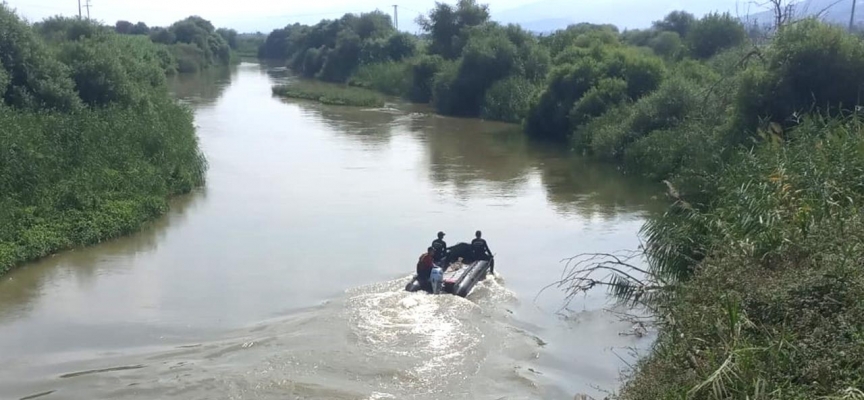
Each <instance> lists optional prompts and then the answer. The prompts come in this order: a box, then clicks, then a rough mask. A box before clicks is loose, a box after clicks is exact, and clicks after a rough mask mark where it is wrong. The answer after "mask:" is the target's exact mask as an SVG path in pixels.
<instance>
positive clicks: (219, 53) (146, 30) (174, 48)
mask: <svg viewBox="0 0 864 400" xmlns="http://www.w3.org/2000/svg"><path fill="white" fill-rule="evenodd" d="M105 29H110V27H105ZM113 29H114V31H115V32H117V33H118V34H121V35H133V36H142V37H147V38H149V39H150V40H151V41H152V42H153V43H156V44H159V45H163V46H164V48H165V49H167V51H168V53H169V54H170V57H169V58H168V63H169V64H170V65H171V67H172V68H171V69H169V71H168V72H181V73H186V72H198V71H201V70H204V69H207V68H210V67H212V66H220V65H221V66H225V65H228V64H230V63H231V62H236V61H238V60H239V59H238V55H237V53H236V51H237V50H238V49H239V48H240V45H241V44H243V45H244V46H245V50H246V51H247V52H248V51H249V49H248V47H249V43H248V42H247V41H248V39H241V37H240V36H239V35H238V34H237V32H236V31H234V30H233V29H224V28H220V29H216V28H215V27H214V26H213V24H212V23H210V21H207V20H206V19H203V18H201V17H198V16H191V17H188V18H186V19H184V20H181V21H177V22H175V23H173V24H172V25H171V26H169V27H167V28H165V27H152V28H151V27H148V26H147V24H145V23H143V22H138V23H137V24H132V23H131V22H129V21H117V23H116V24H115V25H114V28H113Z"/></svg>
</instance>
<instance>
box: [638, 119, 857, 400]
mask: <svg viewBox="0 0 864 400" xmlns="http://www.w3.org/2000/svg"><path fill="white" fill-rule="evenodd" d="M766 135H770V134H766ZM766 140H767V143H766V144H765V145H763V146H760V147H759V148H757V149H755V150H753V151H742V152H740V153H738V154H737V155H735V156H733V159H732V160H730V162H728V163H727V164H726V166H725V167H723V168H721V169H720V170H719V171H718V172H717V174H716V175H714V178H715V179H716V187H715V189H714V194H713V196H712V198H713V201H712V202H711V204H710V206H707V207H701V208H691V209H688V210H686V211H682V212H674V213H669V214H667V215H666V216H665V217H663V218H661V219H659V220H656V221H654V222H653V223H652V224H651V225H648V226H647V230H648V231H649V232H648V233H649V235H651V236H653V238H652V242H653V243H657V244H663V243H667V244H675V245H676V246H677V247H674V248H663V247H662V246H661V247H654V248H649V252H648V254H649V256H650V257H651V258H652V260H651V261H652V268H654V270H655V272H656V271H661V272H662V273H663V274H665V276H666V277H669V278H672V279H673V280H674V281H675V282H677V284H678V290H676V296H675V298H674V299H672V300H670V301H667V302H666V303H664V304H662V305H661V306H662V309H664V310H665V318H664V319H663V322H662V323H661V326H662V328H663V329H662V330H661V336H660V339H659V341H658V343H657V350H656V351H655V352H654V354H653V355H652V356H650V357H649V358H647V359H646V360H644V361H643V362H642V363H641V364H640V367H639V370H638V372H639V373H638V374H636V375H635V379H634V380H633V381H632V382H630V383H629V384H628V386H627V387H626V388H625V391H624V398H626V399H656V398H671V397H679V396H680V397H687V398H700V399H727V398H751V399H781V398H782V399H811V398H819V397H820V396H828V397H831V396H837V397H842V396H843V393H848V390H849V389H850V388H852V389H855V388H858V389H860V388H861V387H862V384H864V380H862V375H861V373H860V371H861V369H860V366H861V365H864V336H862V335H861V332H864V323H862V322H861V321H864V303H862V302H861V301H860V299H861V298H862V296H864V275H862V274H861V270H860V269H861V265H862V262H864V259H862V257H861V255H862V254H864V215H862V213H861V207H860V204H862V202H864V183H862V180H861V177H862V176H864V121H862V120H860V119H858V118H849V119H843V120H838V119H833V120H822V119H818V118H816V119H813V120H809V121H806V122H805V123H804V124H803V125H800V126H799V127H797V128H796V129H794V130H793V131H790V132H787V135H786V140H785V141H783V142H781V141H779V140H777V139H776V138H775V139H770V138H766ZM685 200H686V198H685ZM687 249H690V250H687ZM685 251H690V252H691V253H693V252H694V251H695V252H696V253H698V254H700V255H701V258H702V260H701V262H700V263H698V264H696V263H694V262H693V261H699V260H693V259H691V260H690V262H686V261H687V260H686V259H685V258H681V257H680V256H681V255H684V253H685ZM670 255H675V256H676V257H669V256H670ZM685 277H686V279H684V278H685ZM730 321H731V322H730Z"/></svg>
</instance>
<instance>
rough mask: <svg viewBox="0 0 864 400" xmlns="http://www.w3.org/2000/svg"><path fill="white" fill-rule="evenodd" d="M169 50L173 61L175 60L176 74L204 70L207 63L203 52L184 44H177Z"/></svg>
mask: <svg viewBox="0 0 864 400" xmlns="http://www.w3.org/2000/svg"><path fill="white" fill-rule="evenodd" d="M170 48H171V52H172V55H173V56H174V59H176V60H177V72H182V73H189V72H198V71H201V70H203V69H204V66H205V65H206V63H207V59H206V55H205V54H204V50H201V49H200V48H198V47H197V46H194V45H191V44H186V43H177V44H175V45H172V46H171V47H170Z"/></svg>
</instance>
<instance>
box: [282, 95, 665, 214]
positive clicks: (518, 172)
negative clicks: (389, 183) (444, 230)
mask: <svg viewBox="0 0 864 400" xmlns="http://www.w3.org/2000/svg"><path fill="white" fill-rule="evenodd" d="M283 101H284V102H286V103H288V104H294V105H297V106H298V107H299V108H300V109H301V110H302V113H303V115H304V116H306V117H310V118H313V119H315V120H316V121H317V122H319V123H321V124H323V125H326V126H327V127H329V128H330V129H331V130H332V132H333V134H334V135H335V136H336V137H338V138H343V139H346V140H349V141H351V142H355V143H357V144H360V145H362V146H363V147H364V148H365V149H367V150H372V151H376V150H377V151H383V150H385V149H387V148H388V146H389V144H390V143H391V142H392V141H393V138H394V136H396V135H403V134H404V135H410V136H411V137H412V138H413V139H414V140H415V141H416V142H417V143H419V144H421V145H422V146H423V148H424V149H425V151H424V154H425V158H426V162H425V164H426V165H425V168H427V169H428V176H429V177H430V179H431V181H432V182H433V183H435V184H436V185H437V186H439V187H450V188H452V189H453V190H454V192H455V193H454V194H455V196H456V197H457V198H459V199H462V200H466V199H468V198H472V197H488V196H489V195H490V193H493V194H494V195H495V196H499V197H517V196H519V194H520V193H522V192H524V191H525V190H527V189H526V186H527V185H528V184H529V182H530V180H531V178H532V177H535V176H536V177H539V181H540V182H541V183H542V186H543V188H544V189H545V192H546V197H547V199H548V200H549V202H551V203H552V204H553V205H554V207H555V209H556V211H557V212H558V213H560V214H566V215H578V216H580V217H583V218H586V219H593V218H601V219H603V220H610V219H613V218H616V217H618V216H619V215H620V214H622V213H639V212H643V211H646V210H648V211H654V210H661V209H662V208H663V204H664V203H663V202H662V201H659V200H658V201H653V200H652V198H656V195H657V194H659V193H660V191H659V190H660V188H659V187H658V186H657V185H655V184H653V183H651V182H647V181H645V180H643V179H639V178H636V177H627V176H624V175H623V174H622V173H621V172H620V171H619V170H617V169H616V168H615V167H614V166H612V165H608V164H602V163H598V162H596V161H592V160H590V159H588V158H585V157H579V156H575V155H574V154H573V153H571V152H570V151H569V150H568V149H567V148H566V147H562V146H560V145H554V144H548V143H537V142H534V141H532V140H530V139H528V138H527V137H526V136H525V135H524V134H523V133H522V132H521V129H520V127H519V126H518V125H513V124H503V123H495V122H489V121H481V120H477V119H461V118H450V117H444V116H440V115H436V114H434V113H432V112H431V110H429V109H428V108H427V107H424V106H419V105H407V104H401V105H399V107H400V110H380V109H362V108H356V107H333V106H327V105H322V104H319V103H315V102H307V101H295V100H283Z"/></svg>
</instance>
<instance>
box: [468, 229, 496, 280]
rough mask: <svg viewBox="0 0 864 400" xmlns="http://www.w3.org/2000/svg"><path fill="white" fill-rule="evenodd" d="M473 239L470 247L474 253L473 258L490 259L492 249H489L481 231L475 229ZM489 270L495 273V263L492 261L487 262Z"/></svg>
mask: <svg viewBox="0 0 864 400" xmlns="http://www.w3.org/2000/svg"><path fill="white" fill-rule="evenodd" d="M474 236H475V237H474V240H472V241H471V249H472V250H473V253H474V259H475V260H484V261H491V260H492V250H489V244H487V243H486V239H483V237H482V236H483V232H480V231H477V232H476V233H474ZM489 272H491V273H493V274H494V273H495V265H494V263H492V262H490V263H489Z"/></svg>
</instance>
